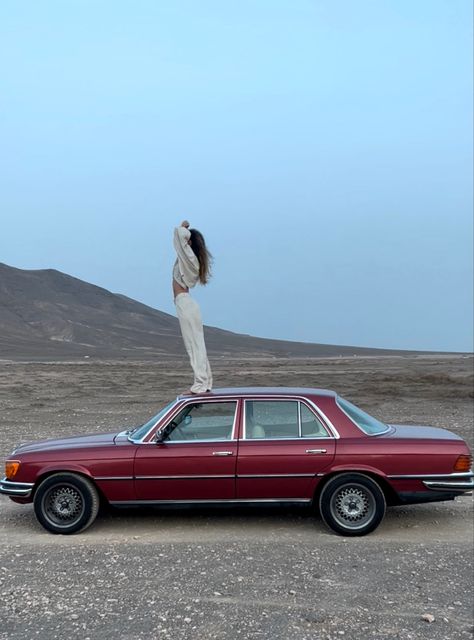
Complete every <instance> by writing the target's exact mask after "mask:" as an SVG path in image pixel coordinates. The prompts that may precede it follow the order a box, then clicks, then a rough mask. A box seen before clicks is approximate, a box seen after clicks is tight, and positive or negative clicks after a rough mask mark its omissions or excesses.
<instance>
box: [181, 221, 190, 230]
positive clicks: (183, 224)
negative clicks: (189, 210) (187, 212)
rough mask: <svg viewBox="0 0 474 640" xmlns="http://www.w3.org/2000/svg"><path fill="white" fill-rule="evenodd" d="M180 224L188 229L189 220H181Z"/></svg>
mask: <svg viewBox="0 0 474 640" xmlns="http://www.w3.org/2000/svg"><path fill="white" fill-rule="evenodd" d="M181 226H182V227H184V228H185V229H189V222H188V221H187V220H183V222H182V223H181Z"/></svg>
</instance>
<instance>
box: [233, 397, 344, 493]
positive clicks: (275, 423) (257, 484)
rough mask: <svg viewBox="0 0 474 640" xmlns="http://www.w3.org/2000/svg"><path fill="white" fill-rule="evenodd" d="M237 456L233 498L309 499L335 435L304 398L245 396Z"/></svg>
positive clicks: (330, 457)
mask: <svg viewBox="0 0 474 640" xmlns="http://www.w3.org/2000/svg"><path fill="white" fill-rule="evenodd" d="M243 421H244V428H243V433H242V438H241V440H240V443H239V456H238V461H237V498H238V499H242V500H243V499H246V500H250V499H274V500H280V499H281V500H291V499H297V500H311V499H312V496H313V493H314V489H315V487H316V483H317V474H318V473H321V472H322V471H323V470H324V469H325V468H326V467H328V466H329V465H330V463H331V461H332V460H333V458H334V455H335V449H336V447H335V439H334V437H333V436H332V435H331V434H330V432H329V431H328V429H327V427H325V425H324V424H323V422H322V420H321V419H320V418H319V417H318V416H317V415H316V413H315V412H314V410H313V409H312V408H310V406H309V405H307V404H306V403H305V402H303V401H300V400H296V399H295V400H293V399H252V400H245V402H244V411H243Z"/></svg>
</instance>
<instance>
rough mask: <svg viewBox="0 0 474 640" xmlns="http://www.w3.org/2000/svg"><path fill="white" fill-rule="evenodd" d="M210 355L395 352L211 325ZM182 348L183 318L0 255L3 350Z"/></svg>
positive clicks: (49, 353) (164, 351)
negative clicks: (22, 266)
mask: <svg viewBox="0 0 474 640" xmlns="http://www.w3.org/2000/svg"><path fill="white" fill-rule="evenodd" d="M205 331H206V343H207V347H208V350H209V352H210V353H211V355H214V356H215V355H225V354H227V355H232V354H234V355H237V354H246V355H250V354H253V355H259V354H260V355H278V356H326V357H328V356H338V355H352V354H358V355H363V354H367V355H370V354H372V355H376V354H381V355H384V354H387V355H388V354H394V353H397V352H394V351H389V350H380V349H363V348H357V347H346V346H332V345H321V344H306V343H301V342H286V341H281V340H268V339H263V338H255V337H251V336H246V335H241V334H236V333H232V332H230V331H224V330H222V329H216V328H214V327H206V329H205ZM86 355H96V356H102V357H112V358H113V357H127V356H128V357H133V358H142V357H147V358H148V357H159V356H167V357H170V356H182V355H184V348H183V345H182V339H181V334H180V330H179V324H178V320H177V319H176V318H175V317H174V316H171V315H169V314H167V313H163V312H162V311H158V310H157V309H153V308H151V307H148V306H146V305H144V304H141V303H140V302H137V301H136V300H132V299H130V298H127V297H126V296H123V295H119V294H114V293H111V292H110V291H107V290H106V289H103V288H101V287H97V286H95V285H93V284H89V283H87V282H84V281H83V280H79V279H77V278H74V277H72V276H69V275H66V274H65V273H61V272H60V271H56V270H54V269H43V270H34V271H32V270H24V269H16V268H14V267H10V266H8V265H6V264H2V263H0V358H13V359H15V358H21V359H23V358H53V359H54V358H67V357H77V356H86Z"/></svg>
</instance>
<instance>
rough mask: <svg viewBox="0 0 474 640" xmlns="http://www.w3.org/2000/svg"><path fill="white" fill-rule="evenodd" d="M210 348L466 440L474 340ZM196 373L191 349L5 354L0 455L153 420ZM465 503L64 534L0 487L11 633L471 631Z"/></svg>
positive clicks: (141, 515) (2, 581) (3, 579)
mask: <svg viewBox="0 0 474 640" xmlns="http://www.w3.org/2000/svg"><path fill="white" fill-rule="evenodd" d="M212 364H213V369H214V374H215V379H216V384H217V385H219V386H247V385H265V386H267V385H288V386H294V385H295V386H296V385H298V386H300V385H301V386H318V387H325V388H332V389H335V390H337V391H338V392H340V393H341V395H345V396H346V397H347V398H349V399H351V400H353V401H355V402H356V403H357V404H359V405H360V406H362V407H363V408H365V409H366V410H368V411H370V412H372V413H373V414H374V415H376V416H377V417H379V418H381V419H383V420H385V421H387V422H398V423H408V424H431V425H435V426H441V427H446V428H449V429H451V430H452V431H455V432H456V433H459V434H460V435H461V436H463V437H464V438H465V439H466V440H467V441H468V442H469V444H470V446H471V447H472V445H473V405H472V394H473V360H472V358H470V357H463V356H459V357H431V358H429V357H397V358H392V357H391V358H360V357H358V358H347V359H345V358H337V359H317V360H316V359H315V360H301V359H298V360H295V359H293V360H285V359H274V358H271V359H247V360H245V361H241V360H235V361H228V360H226V359H219V360H217V361H214V362H213V363H212ZM188 372H189V368H188V364H187V363H186V362H185V361H183V362H177V361H173V362H169V363H166V362H162V363H152V362H147V363H143V362H126V361H120V362H112V361H111V362H99V361H92V360H90V359H89V360H85V361H82V362H70V363H64V362H63V363H60V364H58V363H30V364H29V363H21V364H20V363H13V362H8V361H3V362H2V361H0V456H1V457H2V458H4V457H6V456H7V455H8V454H9V452H10V451H11V450H12V448H13V447H14V446H15V445H17V444H18V443H20V442H26V441H31V440H34V439H39V438H44V437H54V436H57V435H69V434H70V435H74V434H78V433H85V432H90V433H93V432H99V431H110V430H113V429H115V428H119V427H123V426H131V425H136V424H139V423H142V422H143V421H144V420H145V419H146V418H148V417H149V416H150V415H152V414H153V413H156V411H157V410H158V409H159V408H160V406H161V405H163V404H164V403H165V402H168V401H169V400H170V399H172V398H173V397H174V396H175V395H176V393H177V392H178V391H180V390H183V389H185V388H186V387H187V386H188V385H189V382H190V378H189V374H188ZM472 511H473V505H472V498H470V497H463V498H460V499H457V500H456V501H455V502H446V503H437V504H432V505H417V506H410V507H397V508H392V509H390V510H389V511H388V513H387V516H386V518H385V520H384V522H383V523H382V525H381V526H380V527H379V528H378V529H377V531H376V532H374V533H373V534H372V535H370V536H366V537H364V538H360V539H346V538H341V537H338V536H336V535H334V534H332V533H331V532H329V531H328V530H327V529H326V528H325V526H324V525H323V523H322V522H321V520H320V519H319V517H315V516H314V514H313V513H312V512H311V511H310V510H308V509H283V510H282V509H273V510H268V511H263V510H252V509H246V510H242V509H240V510H235V509H234V510H213V511H210V510H206V511H204V510H186V511H174V510H166V511H152V510H150V511H125V512H121V511H118V512H115V511H112V512H106V513H104V514H101V515H100V516H99V518H98V520H97V521H96V523H95V524H94V525H93V527H92V528H91V529H89V530H88V531H87V532H84V533H83V534H80V535H78V536H71V537H59V536H52V535H50V534H48V533H46V532H45V531H44V530H43V529H41V527H40V526H39V525H38V524H37V522H36V520H35V517H34V514H33V510H32V507H31V506H29V505H28V506H20V505H15V504H13V503H12V502H11V501H9V500H8V499H7V498H4V497H2V498H0V638H1V639H2V640H3V639H5V640H6V639H8V640H10V639H12V640H13V639H16V638H18V639H19V638H22V639H23V640H24V639H30V638H39V639H40V640H50V639H54V638H58V639H62V638H68V639H73V638H74V639H75V638H78V639H79V638H80V639H84V640H85V639H86V638H90V639H92V638H100V639H104V640H105V639H109V638H110V639H112V638H113V639H114V640H115V639H116V638H121V639H122V638H123V639H129V640H132V639H133V640H138V639H145V638H146V639H151V638H172V639H173V640H174V639H180V638H216V639H234V638H248V639H262V638H263V639H267V638H272V639H275V638H276V639H282V640H286V639H288V638H291V637H294V636H297V637H298V638H299V639H301V640H304V639H312V640H313V639H319V638H321V639H323V638H324V639H329V638H343V637H346V638H350V639H351V640H359V639H360V640H362V639H366V638H374V639H377V640H378V639H385V638H390V639H398V638H399V639H401V640H412V639H418V638H420V639H421V638H423V639H426V640H438V639H439V640H445V639H449V640H456V639H457V638H459V639H461V638H472V635H473V630H474V626H473V609H472V607H473V601H472V583H473V563H472V560H473V544H474V538H473V524H472V515H473V513H472ZM424 614H430V615H432V616H433V617H434V621H433V622H428V621H426V620H424V619H423V615H424Z"/></svg>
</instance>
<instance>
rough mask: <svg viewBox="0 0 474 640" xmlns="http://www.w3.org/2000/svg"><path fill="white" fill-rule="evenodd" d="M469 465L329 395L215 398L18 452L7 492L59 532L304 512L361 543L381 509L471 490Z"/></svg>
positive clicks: (442, 435) (439, 442)
mask: <svg viewBox="0 0 474 640" xmlns="http://www.w3.org/2000/svg"><path fill="white" fill-rule="evenodd" d="M471 463H472V458H471V454H470V450H469V448H468V446H467V445H466V443H465V442H464V440H463V439H462V438H460V437H459V436H457V435H456V434H454V433H451V432H450V431H447V430H445V429H439V428H434V427H419V426H402V425H391V424H384V423H383V422H380V421H379V420H377V419H375V418H373V417H372V416H370V415H368V414H367V413H365V412H364V411H362V410H361V409H359V408H358V407H356V406H355V405H353V404H351V403H350V402H348V401H347V400H344V399H343V398H341V397H340V396H338V395H337V394H336V393H334V392H333V391H326V390H322V389H305V388H260V387H257V388H246V389H243V388H240V389H218V390H215V391H213V392H212V393H206V394H203V395H197V396H179V397H178V398H177V399H176V400H175V401H174V402H172V403H171V404H169V405H168V406H166V407H164V408H163V409H162V410H161V411H160V412H159V413H158V414H157V415H156V416H154V417H153V418H152V419H151V420H149V421H148V422H147V423H145V424H143V425H141V426H139V427H137V428H135V429H132V430H128V431H121V432H119V433H116V432H115V433H108V434H98V435H97V434H96V435H83V436H79V437H74V438H63V439H59V440H45V441H42V442H37V443H32V444H25V445H22V446H20V447H18V448H17V449H16V450H15V451H14V452H13V453H12V455H11V456H10V458H9V459H8V460H7V461H6V477H5V478H4V479H3V480H2V481H1V483H0V493H3V494H5V495H7V496H9V497H10V498H11V499H12V500H14V501H15V502H19V503H28V502H33V504H34V510H35V513H36V516H37V518H38V520H39V522H40V523H41V524H42V525H43V527H45V528H46V529H47V530H48V531H51V532H52V533H62V534H71V533H77V532H79V531H82V530H84V529H86V528H87V527H88V526H89V525H91V524H92V522H93V521H94V520H95V518H96V516H97V513H98V510H99V505H100V502H101V501H102V502H104V503H108V504H110V505H114V506H122V507H130V506H137V505H138V506H139V505H147V506H149V505H176V504H179V505H184V504H185V505H189V504H193V505H213V504H230V505H245V504H260V505H265V504H267V503H287V504H288V503H289V504H291V503H298V504H306V505H310V506H311V505H312V506H314V507H316V506H317V507H319V511H320V513H321V516H322V518H323V520H324V522H325V523H326V524H327V525H328V526H329V527H330V528H331V529H332V530H334V531H335V532H337V533H339V534H342V535H345V536H360V535H364V534H367V533H370V532H371V531H373V530H374V529H375V528H376V527H377V526H378V525H379V524H380V522H381V521H382V519H383V517H384V514H385V509H386V505H397V504H408V503H419V502H430V501H439V500H453V499H454V498H455V497H456V496H460V495H462V494H463V493H466V492H468V491H470V490H472V489H473V487H474V480H473V478H474V474H473V472H472V469H471Z"/></svg>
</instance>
